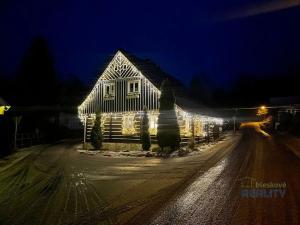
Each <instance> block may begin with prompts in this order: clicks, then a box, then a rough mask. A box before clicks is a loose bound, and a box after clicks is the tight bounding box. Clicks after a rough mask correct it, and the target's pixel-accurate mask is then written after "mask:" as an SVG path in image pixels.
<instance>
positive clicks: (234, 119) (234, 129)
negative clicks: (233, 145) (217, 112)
mask: <svg viewBox="0 0 300 225" xmlns="http://www.w3.org/2000/svg"><path fill="white" fill-rule="evenodd" d="M236 114H237V108H235V112H234V116H233V133H235V132H236V128H235V127H236Z"/></svg>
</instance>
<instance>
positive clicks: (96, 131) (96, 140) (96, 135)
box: [91, 112, 103, 149]
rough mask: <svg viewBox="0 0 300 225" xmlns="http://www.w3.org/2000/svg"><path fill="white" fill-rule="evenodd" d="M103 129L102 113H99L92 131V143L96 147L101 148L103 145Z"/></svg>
mask: <svg viewBox="0 0 300 225" xmlns="http://www.w3.org/2000/svg"><path fill="white" fill-rule="evenodd" d="M102 140H103V136H102V130H101V114H100V112H98V113H97V115H96V119H95V122H94V126H93V128H92V131H91V144H92V145H93V147H94V148H95V149H101V147H102Z"/></svg>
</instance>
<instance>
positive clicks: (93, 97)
mask: <svg viewBox="0 0 300 225" xmlns="http://www.w3.org/2000/svg"><path fill="white" fill-rule="evenodd" d="M165 79H168V80H169V81H170V82H171V83H172V85H173V87H174V90H175V96H176V104H175V109H176V113H177V119H178V124H179V126H180V133H181V137H182V138H183V139H188V138H189V137H191V135H192V134H193V133H194V135H195V136H196V137H199V138H200V137H204V136H205V135H207V131H208V130H209V128H210V127H211V126H216V125H218V126H221V125H222V123H223V121H222V119H221V118H217V117H212V116H209V115H204V114H203V113H201V112H198V111H196V112H191V111H188V110H186V109H184V108H183V107H182V106H181V105H180V104H179V103H178V102H179V101H178V102H177V100H178V99H179V97H178V98H177V93H180V92H182V91H181V90H180V89H181V85H180V82H179V81H178V80H176V79H175V78H173V77H171V76H170V75H168V74H166V73H165V72H163V71H162V70H161V69H160V68H159V67H158V66H157V65H155V64H154V63H152V62H151V61H150V60H143V59H139V58H137V57H135V56H133V55H130V54H127V53H125V52H124V51H120V50H119V51H118V52H117V53H116V54H115V55H114V56H113V57H112V59H111V60H110V61H109V63H108V65H107V66H106V67H105V69H104V70H103V71H102V72H101V73H100V74H99V79H98V80H97V82H96V84H95V86H94V87H93V89H92V90H91V92H90V93H89V94H88V96H87V97H86V99H85V100H84V101H83V102H82V104H81V105H80V106H79V107H78V115H79V118H80V120H81V121H82V122H83V123H84V125H85V131H86V132H85V137H86V139H87V140H88V139H89V137H90V131H91V128H92V125H93V121H94V118H95V115H96V112H97V111H98V110H100V111H101V113H102V129H103V133H104V140H110V141H123V140H127V141H128V140H132V141H134V140H136V141H138V140H139V139H140V122H141V115H142V110H143V108H144V106H146V107H147V109H148V111H149V126H150V128H149V129H150V134H151V136H152V138H153V139H155V136H156V133H157V120H158V115H159V98H160V94H161V92H160V85H161V83H162V81H163V80H165ZM178 96H179V94H178ZM183 102H187V101H185V100H183ZM194 111H195V110H194ZM200 111H201V110H200ZM192 128H193V130H192Z"/></svg>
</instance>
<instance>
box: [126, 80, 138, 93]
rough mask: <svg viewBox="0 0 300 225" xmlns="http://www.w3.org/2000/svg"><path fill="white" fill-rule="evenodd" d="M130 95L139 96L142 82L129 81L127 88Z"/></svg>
mask: <svg viewBox="0 0 300 225" xmlns="http://www.w3.org/2000/svg"><path fill="white" fill-rule="evenodd" d="M127 88H128V89H127V93H128V95H132V94H139V93H140V81H139V80H130V81H128V87H127Z"/></svg>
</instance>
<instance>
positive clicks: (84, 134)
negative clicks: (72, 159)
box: [83, 115, 87, 146]
mask: <svg viewBox="0 0 300 225" xmlns="http://www.w3.org/2000/svg"><path fill="white" fill-rule="evenodd" d="M86 117H87V116H86V115H85V116H84V129H83V145H84V146H85V143H86V120H87V118H86Z"/></svg>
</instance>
